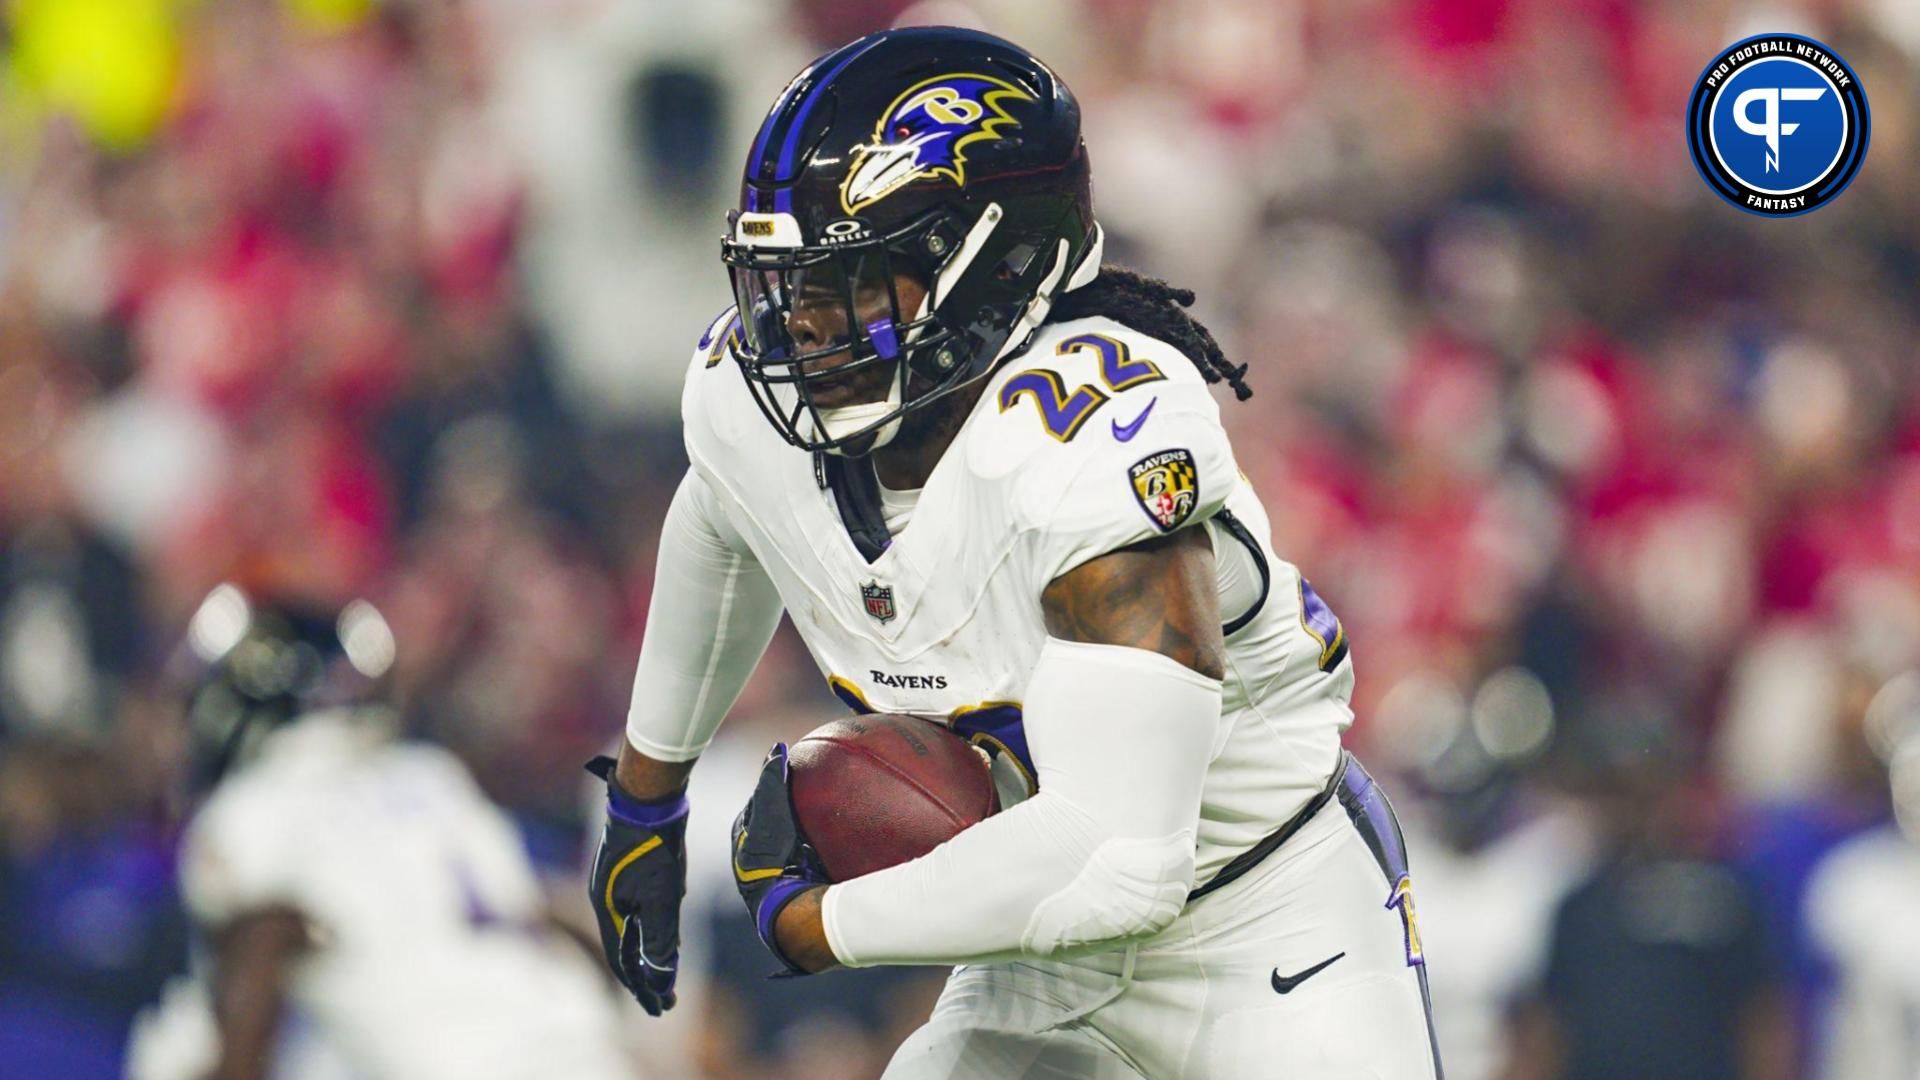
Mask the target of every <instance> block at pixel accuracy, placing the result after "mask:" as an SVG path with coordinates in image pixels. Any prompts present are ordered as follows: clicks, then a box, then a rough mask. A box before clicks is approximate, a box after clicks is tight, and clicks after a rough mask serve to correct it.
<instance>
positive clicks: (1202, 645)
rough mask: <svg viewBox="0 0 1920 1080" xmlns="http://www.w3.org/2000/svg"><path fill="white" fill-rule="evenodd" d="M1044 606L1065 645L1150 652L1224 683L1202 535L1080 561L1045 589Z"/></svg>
mask: <svg viewBox="0 0 1920 1080" xmlns="http://www.w3.org/2000/svg"><path fill="white" fill-rule="evenodd" d="M1040 606H1041V609H1042V611H1043V612H1044V613H1045V615H1046V619H1047V632H1048V633H1049V634H1052V635H1053V636H1054V637H1057V638H1060V639H1062V640H1064V641H1084V642H1091V643H1096V644H1103V645H1127V646H1131V647H1133V648H1136V649H1147V650H1149V651H1151V652H1157V653H1160V654H1162V655H1164V656H1167V657H1170V658H1172V659H1173V660H1175V661H1177V662H1179V663H1181V664H1184V665H1186V666H1187V667H1189V668H1192V669H1193V670H1194V671H1197V672H1199V673H1200V674H1202V675H1206V676H1208V677H1210V678H1215V679H1219V678H1224V677H1225V674H1226V642H1225V641H1223V640H1222V639H1221V636H1220V597H1219V595H1218V592H1217V591H1216V587H1215V585H1214V576H1213V548H1212V545H1211V544H1210V543H1209V542H1208V540H1207V537H1206V534H1205V533H1204V532H1203V531H1202V530H1200V529H1182V530H1181V531H1179V532H1177V533H1174V534H1173V535H1172V536H1165V537H1160V538H1157V539H1153V540H1148V541H1146V542H1144V543H1140V544H1135V545H1133V546H1132V547H1126V548H1121V549H1120V550H1118V551H1115V552H1111V553H1109V554H1106V555H1102V556H1100V557H1099V558H1097V559H1093V560H1090V561H1088V562H1085V563H1082V564H1081V565H1079V566H1077V567H1075V568H1073V569H1072V570H1069V571H1067V572H1066V573H1065V574H1062V575H1061V576H1059V577H1057V578H1055V579H1054V580H1053V582H1052V583H1051V584H1049V585H1048V586H1047V588H1046V590H1045V591H1044V592H1042V593H1041V594H1040Z"/></svg>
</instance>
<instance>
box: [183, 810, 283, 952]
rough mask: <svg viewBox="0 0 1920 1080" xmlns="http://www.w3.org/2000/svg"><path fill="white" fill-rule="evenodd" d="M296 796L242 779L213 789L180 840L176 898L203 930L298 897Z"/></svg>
mask: <svg viewBox="0 0 1920 1080" xmlns="http://www.w3.org/2000/svg"><path fill="white" fill-rule="evenodd" d="M299 802H300V800H299V797H298V795H297V794H295V793H292V792H289V791H286V790H284V789H283V788H279V787H277V786H276V785H274V784H272V783H269V782H267V780H266V778H263V777H259V776H255V775H247V774H242V775H239V776H236V777H233V778H231V779H229V780H227V781H225V782H223V783H221V784H220V786H219V787H217V788H215V789H214V791H213V793H212V794H211V795H210V796H208V798H207V801H206V802H205V803H204V804H203V805H202V806H201V807H200V809H199V811H198V812H197V813H195V814H194V816H193V818H192V820H191V821H189V822H188V825H187V828H186V830H185V834H184V835H183V837H182V839H181V845H180V846H181V860H180V876H181V891H182V894H183V898H184V899H185V901H186V904H187V908H188V910H189V911H190V912H191V913H192V914H193V915H194V917H195V918H196V919H199V920H200V921H202V922H205V923H209V924H217V923H221V922H224V921H226V920H227V919H229V918H231V917H232V916H234V915H237V914H239V913H241V912H243V911H246V910H248V909H251V908H256V907H260V906H263V905H265V904H267V903H273V902H285V901H290V900H292V899H293V898H294V894H295V893H296V892H297V891H298V886H297V884H296V882H297V880H298V878H299V867H298V865H297V864H298V861H299V859H300V854H299V848H298V846H297V845H296V844H292V843H289V839H290V837H292V836H297V835H298V833H299V832H300V831H301V828H300V825H301V823H300V811H299V808H298V807H299Z"/></svg>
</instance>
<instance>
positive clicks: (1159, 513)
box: [1127, 450, 1200, 532]
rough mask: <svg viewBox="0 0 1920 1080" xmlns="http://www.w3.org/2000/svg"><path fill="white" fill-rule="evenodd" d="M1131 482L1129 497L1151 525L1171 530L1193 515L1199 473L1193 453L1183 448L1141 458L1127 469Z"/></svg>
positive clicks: (1161, 529)
mask: <svg viewBox="0 0 1920 1080" xmlns="http://www.w3.org/2000/svg"><path fill="white" fill-rule="evenodd" d="M1127 479H1129V480H1131V481H1133V497H1134V498H1136V499H1138V500H1139V501H1140V509H1141V510H1144V511H1145V512H1146V515H1147V517H1148V518H1149V519H1151V520H1152V522H1153V525H1154V527H1155V528H1157V529H1159V530H1160V531H1161V532H1172V531H1173V530H1175V529H1177V528H1179V527H1180V526H1181V525H1182V524H1183V523H1185V521H1186V520H1187V518H1189V517H1191V516H1192V515H1193V508H1194V507H1195V506H1198V505H1199V504H1200V472H1199V470H1198V469H1197V468H1195V467H1194V464H1193V454H1191V453H1190V452H1188V451H1186V450H1162V451H1160V452H1159V453H1157V454H1153V455H1150V456H1148V457H1144V458H1141V459H1140V460H1139V461H1136V462H1134V464H1133V467H1132V468H1130V469H1128V470H1127Z"/></svg>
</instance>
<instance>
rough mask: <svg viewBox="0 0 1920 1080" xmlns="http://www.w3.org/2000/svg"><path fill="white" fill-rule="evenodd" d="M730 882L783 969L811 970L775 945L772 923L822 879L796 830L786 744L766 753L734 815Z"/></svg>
mask: <svg viewBox="0 0 1920 1080" xmlns="http://www.w3.org/2000/svg"><path fill="white" fill-rule="evenodd" d="M733 883H734V884H735V885H736V886H738V887H739V889H740V898H741V899H742V900H745V901H746V902H747V911H748V913H750V914H751V915H752V916H753V925H754V929H756V930H758V931H759V932H760V940H761V942H762V943H763V944H765V945H766V947H767V948H768V949H769V950H770V951H772V953H773V955H774V958H775V959H777V960H779V961H780V964H781V966H782V967H784V968H785V969H786V972H785V974H788V975H807V974H810V972H808V971H807V969H805V968H803V967H801V966H800V965H798V964H796V963H794V962H793V961H792V960H791V959H790V958H788V956H787V954H786V953H784V952H781V951H780V943H779V941H778V939H777V938H776V937H775V936H774V932H773V931H774V924H775V922H776V921H778V920H779V918H780V912H781V911H782V910H784V909H785V908H786V906H787V905H788V904H790V903H792V902H793V901H794V899H795V898H796V897H798V896H799V895H800V894H801V893H803V892H806V891H807V890H808V889H812V888H816V887H818V886H821V885H825V884H827V876H826V873H825V872H824V871H823V870H821V869H820V860H819V859H818V858H816V857H815V856H814V853H813V849H812V848H811V847H810V846H808V844H807V838H806V837H804V836H802V835H801V834H800V826H799V823H798V822H796V821H795V820H794V817H793V800H792V797H791V796H790V795H789V794H788V791H787V744H786V743H780V744H778V745H776V746H775V747H774V748H773V749H772V751H770V752H769V753H768V754H767V760H766V763H765V764H764V765H762V766H761V767H760V782H759V783H758V784H757V785H755V786H754V789H753V798H751V799H749V800H748V801H747V805H746V808H745V809H744V810H741V811H740V816H739V817H736V818H734V819H733Z"/></svg>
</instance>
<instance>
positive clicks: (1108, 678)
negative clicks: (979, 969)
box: [822, 638, 1220, 967]
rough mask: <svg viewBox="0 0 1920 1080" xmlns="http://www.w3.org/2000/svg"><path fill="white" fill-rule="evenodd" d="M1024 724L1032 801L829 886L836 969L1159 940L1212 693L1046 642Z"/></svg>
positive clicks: (1204, 751)
mask: <svg viewBox="0 0 1920 1080" xmlns="http://www.w3.org/2000/svg"><path fill="white" fill-rule="evenodd" d="M1025 712H1026V731H1027V744H1028V746H1029V747H1030V748H1031V749H1032V751H1033V759H1034V764H1035V766H1036V768H1037V769H1038V770H1039V779H1040V791H1039V794H1037V795H1035V796H1034V797H1033V798H1031V799H1028V800H1027V801H1026V802H1023V803H1021V804H1020V805H1018V806H1016V807H1013V808H1012V809H1010V810H1006V811H1004V812H1002V813H999V814H995V815H994V816H993V817H990V818H988V819H987V820H985V821H983V822H981V823H980V824H978V825H975V826H974V827H973V828H970V829H968V830H966V831H965V832H962V833H961V834H959V835H958V836H956V837H954V838H953V839H951V840H949V841H947V842H946V843H944V844H942V845H940V846H939V847H937V848H935V849H934V850H933V851H932V852H930V853H929V854H927V855H925V856H923V857H922V858H918V859H914V860H912V861H911V862H906V863H902V864H900V865H899V866H895V867H890V868H888V869H886V870H882V871H879V872H878V873H874V874H869V875H867V876H865V877H861V878H855V879H854V880H852V881H849V882H846V883H844V884H840V885H835V886H832V887H831V888H829V889H828V890H827V892H826V896H825V898H824V901H823V908H822V919H823V921H824V923H825V927H826V933H827V942H828V944H829V945H831V946H832V948H833V953H834V955H835V956H836V957H838V958H839V960H840V962H841V963H843V964H847V965H849V966H853V967H864V966H868V965H873V964H959V963H975V962H983V961H991V960H998V959H1004V958H1008V957H1011V956H1016V955H1037V956H1054V955H1058V954H1060V953H1063V952H1066V951H1068V950H1074V949H1078V948H1080V947H1083V946H1089V945H1095V944H1099V943H1104V942H1111V941H1114V940H1117V939H1122V938H1129V937H1136V936H1141V935H1145V934H1151V933H1155V932H1158V931H1160V930H1162V929H1165V928H1166V926H1167V925H1168V924H1169V923H1171V922H1172V921H1173V919H1174V917H1175V916H1176V915H1178V914H1179V912H1180V909H1181V908H1182V907H1183V906H1185V904H1186V900H1187V892H1188V890H1189V889H1191V888H1192V886H1193V860H1194V833H1195V830H1196V828H1197V827H1198V823H1199V818H1200V789H1201V784H1202V781H1203V780H1204V778H1205V775H1206V769H1207V761H1208V758H1209V755H1210V753H1211V749H1212V746H1213V741H1214V738H1213V736H1214V730H1215V729H1216V728H1217V727H1218V726H1219V723H1220V683H1219V682H1218V681H1216V680H1214V679H1209V678H1207V677H1205V676H1203V675H1200V674H1198V673H1196V672H1194V671H1191V670H1189V669H1188V668H1186V667H1183V666H1182V665H1180V664H1178V663H1176V662H1175V661H1173V660H1171V659H1169V658H1167V657H1165V656H1162V655H1160V654H1159V653H1154V652H1148V651H1146V650H1143V649H1133V648H1126V647H1123V646H1117V645H1088V644H1078V643H1070V642H1065V641H1060V640H1058V639H1055V638H1048V639H1047V643H1046V646H1045V647H1044V648H1043V649H1042V650H1041V653H1040V661H1039V664H1038V665H1037V666H1036V667H1035V668H1034V673H1033V679H1032V681H1031V682H1030V683H1029V685H1028V689H1027V700H1026V704H1025Z"/></svg>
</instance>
